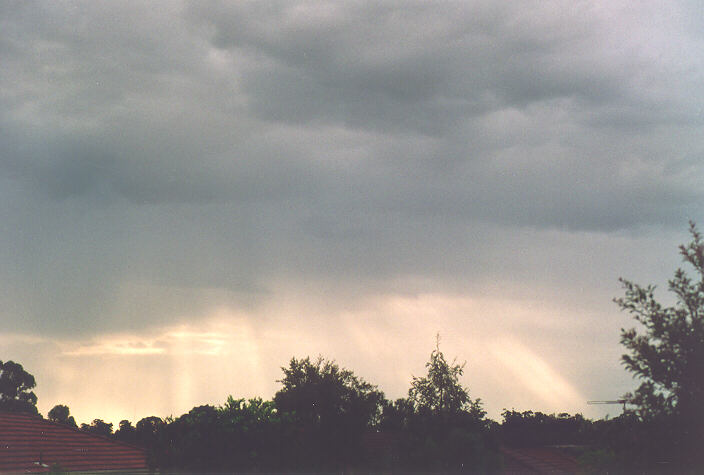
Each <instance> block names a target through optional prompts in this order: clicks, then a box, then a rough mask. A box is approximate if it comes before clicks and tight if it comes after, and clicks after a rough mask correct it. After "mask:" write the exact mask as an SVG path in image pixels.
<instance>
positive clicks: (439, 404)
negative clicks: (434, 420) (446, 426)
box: [408, 335, 484, 418]
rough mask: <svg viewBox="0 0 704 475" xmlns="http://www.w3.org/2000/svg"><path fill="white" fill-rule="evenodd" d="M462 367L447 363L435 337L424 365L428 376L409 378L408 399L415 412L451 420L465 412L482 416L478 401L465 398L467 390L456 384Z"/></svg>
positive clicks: (482, 412) (454, 363)
mask: <svg viewBox="0 0 704 475" xmlns="http://www.w3.org/2000/svg"><path fill="white" fill-rule="evenodd" d="M465 364H466V363H462V364H459V363H457V360H453V361H452V363H448V362H447V360H446V359H445V355H444V354H443V353H442V351H440V335H437V336H436V341H435V349H434V350H433V351H432V353H430V359H429V360H428V362H427V363H426V364H425V367H426V368H428V374H427V375H425V376H423V377H415V376H414V377H413V381H412V382H411V389H410V390H409V391H408V397H409V399H410V400H411V401H413V402H414V404H415V405H416V407H417V408H419V409H421V410H426V411H429V412H432V413H435V414H437V415H445V416H451V415H454V414H457V413H459V412H460V411H468V412H470V413H472V414H474V415H476V416H478V417H479V418H481V417H483V416H484V411H483V410H482V409H481V401H480V400H479V399H477V400H476V401H473V400H472V399H471V398H470V397H469V389H467V388H466V387H464V386H463V385H462V383H461V382H460V377H461V376H462V375H463V374H464V367H465Z"/></svg>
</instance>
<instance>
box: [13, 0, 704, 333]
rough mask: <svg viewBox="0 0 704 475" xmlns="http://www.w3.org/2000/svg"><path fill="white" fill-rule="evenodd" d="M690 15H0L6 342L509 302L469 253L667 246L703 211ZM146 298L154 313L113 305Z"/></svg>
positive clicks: (579, 7) (350, 9)
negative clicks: (256, 310) (211, 317)
mask: <svg viewBox="0 0 704 475" xmlns="http://www.w3.org/2000/svg"><path fill="white" fill-rule="evenodd" d="M692 8H693V7H692V6H689V5H686V4H674V5H668V6H661V5H645V6H643V8H642V9H639V10H636V9H632V8H630V7H628V5H627V4H624V5H619V4H618V2H613V3H610V4H608V5H606V6H596V5H594V4H593V3H592V2H572V3H570V4H569V5H567V4H564V3H562V2H557V3H550V2H537V3H535V4H526V3H524V2H520V3H515V4H514V3H510V2H506V3H504V4H502V3H499V2H458V3H442V4H438V3H432V2H431V3H428V2H417V3H412V2H403V3H399V4H393V3H387V2H384V3H362V2H354V3H345V4H334V3H333V4H327V5H322V4H319V3H318V2H314V3H305V2H301V3H286V2H282V3H273V4H271V3H268V4H266V5H263V4H261V3H260V2H251V3H236V4H234V5H232V4H230V3H229V2H225V3H209V4H207V6H206V5H203V4H200V3H191V4H185V5H181V4H178V3H175V2H166V3H164V4H157V3H147V4H137V3H107V2H106V3H95V2H88V3H85V4H80V3H52V4H46V3H38V4H29V3H26V2H20V3H17V4H14V5H10V4H6V7H5V11H4V12H3V14H2V20H0V22H1V24H0V31H2V33H0V57H1V58H2V64H3V67H2V68H1V70H0V150H2V151H1V152H0V173H2V176H3V181H2V182H1V183H2V195H3V197H4V199H3V202H2V205H0V209H1V212H2V217H3V219H4V222H5V223H9V224H8V228H7V229H6V232H5V233H3V235H2V238H1V239H2V241H1V242H2V246H3V248H4V253H3V254H2V255H1V257H0V259H2V262H1V264H2V271H0V273H1V275H0V278H1V279H2V283H3V289H4V291H3V295H2V299H3V302H4V303H5V304H6V305H5V308H6V310H5V314H4V316H3V317H2V318H3V319H10V318H17V317H18V316H21V317H22V318H23V321H24V322H25V323H23V325H27V327H28V328H36V329H41V328H43V327H46V328H53V329H62V328H69V327H73V326H74V325H75V324H76V323H77V322H80V324H81V325H82V327H83V328H90V327H91V326H93V325H94V326H95V327H96V328H102V327H104V326H106V325H110V324H114V325H117V326H119V325H122V324H123V323H124V322H127V323H124V324H125V325H140V324H144V321H150V322H156V321H157V320H155V319H158V318H160V317H159V315H165V314H173V313H174V312H177V311H178V308H183V307H180V306H185V307H186V308H189V305H191V306H193V307H194V308H197V307H198V305H199V303H198V302H199V299H198V298H193V295H192V291H193V290H192V289H208V292H210V293H208V294H207V295H208V296H209V298H212V299H216V300H217V299H221V300H223V301H227V302H235V304H237V305H254V304H255V303H253V302H256V301H257V299H260V298H265V297H263V296H266V295H267V291H268V290H269V288H270V285H269V284H270V283H271V282H272V281H275V280H277V279H288V280H291V281H300V280H303V281H305V280H306V279H312V280H320V281H326V280H330V279H331V280H333V281H335V282H338V283H339V286H340V287H345V286H351V287H355V286H358V287H359V288H362V289H369V288H372V287H375V286H377V285H379V283H380V282H387V281H390V280H393V279H400V278H403V277H405V276H416V277H418V276H420V277H424V278H428V279H430V280H434V281H435V280H437V281H439V282H442V281H453V280H455V279H460V278H461V279H465V280H466V281H473V280H479V281H481V280H491V279H502V278H508V276H507V275H505V274H501V273H500V272H498V271H496V270H495V268H498V269H501V268H502V266H505V265H507V264H505V262H510V261H511V260H512V258H511V257H510V256H509V257H506V256H504V255H503V253H502V252H499V251H495V250H492V248H491V245H490V244H491V243H490V242H489V243H483V244H481V245H477V244H476V242H473V241H476V240H477V239H483V240H486V239H489V240H490V239H491V238H490V237H491V236H493V235H494V234H495V233H507V234H511V233H512V232H517V233H519V235H520V236H524V238H523V239H524V240H525V243H528V244H526V245H530V246H533V248H532V251H530V252H535V253H536V254H537V255H547V254H549V253H548V252H546V251H545V250H542V249H541V248H540V244H539V243H532V244H530V243H529V242H530V238H529V236H530V235H531V233H530V232H526V231H525V230H526V229H532V228H534V229H538V230H544V232H549V231H547V230H550V229H556V228H557V229H561V230H568V231H570V232H580V231H615V230H623V229H640V228H642V227H643V226H651V225H655V226H663V225H664V226H668V227H669V226H675V227H677V228H681V227H682V226H683V223H684V222H685V221H686V219H687V218H695V219H696V218H697V217H698V216H701V214H702V211H703V210H702V203H703V201H702V198H703V196H702V192H701V190H702V183H703V178H704V170H703V169H702V161H701V157H702V152H703V148H704V147H703V144H702V140H701V138H700V128H701V125H702V106H704V98H702V95H701V91H700V89H701V88H700V87H698V85H700V84H701V80H702V68H701V66H702V57H701V55H700V54H697V52H698V51H701V48H700V46H701V43H702V41H701V35H700V34H699V33H698V31H701V28H699V26H700V25H698V24H697V21H698V19H697V17H696V16H695V15H693V13H696V9H692ZM516 230H517V231H516ZM521 233H522V234H521ZM565 239H567V238H565ZM507 240H509V241H510V239H507ZM566 242H567V241H566ZM496 245H497V247H496V249H500V248H501V240H499V242H498V243H497V244H496ZM565 246H569V244H567V243H565ZM486 256H492V259H493V260H492V259H489V258H488V257H486ZM546 279H547V280H550V279H551V278H548V277H546ZM140 285H149V286H155V287H156V288H161V289H162V290H161V291H154V295H153V296H150V295H144V296H143V298H142V300H139V298H136V301H135V302H132V303H130V302H126V299H127V297H125V294H127V293H129V289H132V288H134V287H139V286H140ZM145 294H146V293H145ZM214 295H215V296H214ZM200 300H203V299H202V298H201V299H200ZM167 301H168V302H171V303H169V304H167V303H165V302H167ZM188 302H191V303H190V304H188ZM181 313H182V314H186V313H188V312H187V311H186V310H183V311H182V312H181ZM50 315H52V316H51V317H50ZM145 315H147V316H145ZM164 318H166V317H164ZM140 320H142V322H141V323H140ZM93 322H94V323H93ZM108 322H117V323H108ZM120 322H123V323H120Z"/></svg>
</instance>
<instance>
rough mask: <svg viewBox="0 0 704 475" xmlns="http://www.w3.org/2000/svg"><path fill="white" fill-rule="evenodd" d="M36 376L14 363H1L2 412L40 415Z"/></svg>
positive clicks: (0, 407) (0, 405) (0, 395)
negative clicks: (33, 390) (36, 392)
mask: <svg viewBox="0 0 704 475" xmlns="http://www.w3.org/2000/svg"><path fill="white" fill-rule="evenodd" d="M36 385H37V383H36V381H35V380H34V376H32V375H31V374H29V373H28V372H27V371H25V370H24V368H23V367H22V365H21V364H19V363H15V362H14V361H6V362H5V363H3V362H2V361H0V410H6V411H15V412H30V413H32V414H38V411H37V396H36V394H34V392H32V389H34V387H35V386H36Z"/></svg>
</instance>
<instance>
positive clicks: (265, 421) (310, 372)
mask: <svg viewBox="0 0 704 475" xmlns="http://www.w3.org/2000/svg"><path fill="white" fill-rule="evenodd" d="M690 232H691V234H692V242H691V243H689V244H687V245H683V246H680V253H681V255H682V257H683V259H684V261H685V262H686V263H688V264H690V265H691V266H692V267H694V269H695V271H696V273H697V277H696V278H694V279H692V278H690V277H689V276H688V275H687V274H686V273H685V272H684V271H683V270H681V269H679V270H677V272H676V273H675V276H674V278H673V279H672V280H670V281H669V283H668V284H669V285H668V289H669V290H670V291H672V292H673V293H674V294H675V297H676V298H675V304H674V305H671V306H664V305H662V304H660V303H659V302H658V301H657V300H656V299H655V297H654V291H655V287H654V286H647V287H641V286H639V285H637V284H634V283H632V282H630V281H627V280H621V282H622V284H623V287H624V293H625V295H624V297H622V298H618V299H615V302H616V303H617V304H618V305H619V306H620V307H621V309H623V310H625V311H627V312H629V313H631V314H632V315H633V316H634V318H635V320H636V321H637V322H638V323H639V324H640V325H641V328H640V331H639V330H636V329H625V330H623V329H622V330H621V343H622V344H623V345H624V346H625V347H626V349H627V350H628V353H627V354H625V355H623V357H622V361H623V363H624V365H625V366H626V368H627V369H628V370H629V371H630V372H632V373H633V374H634V376H635V377H637V378H639V379H640V380H641V385H640V387H639V388H638V389H637V390H636V391H635V392H634V393H633V394H627V395H625V400H626V401H627V403H628V404H629V405H630V408H629V409H628V410H625V411H624V414H622V415H621V416H619V417H615V418H613V419H609V418H605V419H602V420H596V421H593V420H589V419H585V418H584V417H583V416H582V415H580V414H576V415H570V414H567V413H562V414H558V415H555V414H543V413H541V412H532V411H524V412H518V411H515V410H504V412H503V413H502V421H501V423H497V422H495V421H492V420H491V419H488V418H487V417H486V413H485V412H484V410H483V408H482V403H481V401H480V400H479V399H472V398H470V396H469V391H468V389H467V388H466V387H464V386H463V385H462V384H461V383H460V377H461V376H462V374H463V371H464V365H460V364H457V363H456V361H452V362H448V361H447V360H446V359H445V356H444V355H443V353H442V352H441V351H440V348H439V337H438V344H437V345H436V347H435V349H434V350H433V352H432V353H431V355H430V359H429V361H428V363H427V364H426V367H427V374H426V375H425V376H423V377H414V378H413V379H412V381H411V384H410V388H409V391H408V396H407V397H406V398H401V399H397V400H396V401H389V400H387V399H386V398H385V396H384V394H383V393H382V392H381V391H379V389H378V388H377V387H376V386H374V385H372V384H370V383H368V382H366V381H365V380H363V379H362V378H359V377H358V376H356V375H355V374H354V373H353V372H352V371H350V370H347V369H345V368H341V367H340V366H339V365H338V364H336V363H335V362H334V361H331V360H326V359H324V358H322V357H319V358H317V359H314V360H311V359H310V358H304V359H296V358H292V359H291V361H290V362H289V364H288V366H287V367H283V368H282V371H283V377H282V379H281V380H280V381H279V382H280V383H281V388H280V389H279V391H277V393H276V394H275V395H274V397H273V399H272V400H269V401H265V400H262V399H261V398H253V399H248V400H245V399H235V398H233V397H232V396H230V397H229V398H228V399H227V401H226V402H225V403H224V404H223V405H222V406H212V405H205V406H198V407H194V408H193V409H191V410H190V411H189V412H188V413H186V414H183V415H181V416H179V417H177V418H173V417H168V418H166V419H161V418H159V417H155V416H152V417H146V418H144V419H142V420H140V421H139V422H137V424H136V425H135V426H133V425H132V423H131V422H130V421H127V420H123V421H121V422H120V424H119V427H118V429H117V430H116V431H115V432H113V426H112V424H110V423H106V422H105V421H103V420H101V419H95V420H93V422H92V423H91V424H81V427H80V430H84V431H87V432H91V433H94V434H97V435H101V436H106V437H114V438H115V439H117V440H119V441H123V442H126V443H130V444H135V445H138V446H141V447H144V448H145V449H146V450H147V452H148V455H149V461H150V464H151V466H152V467H154V468H155V469H161V470H165V471H168V470H174V471H180V470H187V471H194V472H196V471H198V472H202V471H279V470H302V471H332V470H336V471H338V470H344V469H370V470H388V469H398V470H407V471H443V472H454V471H464V470H467V471H482V472H492V471H496V470H499V469H500V468H501V466H502V455H501V454H502V451H501V448H502V447H507V448H529V447H545V446H559V447H561V448H562V449H563V450H565V451H569V452H572V454H573V455H574V456H575V457H577V458H578V459H579V460H580V461H581V463H582V464H583V466H584V467H585V469H587V470H596V471H604V472H633V471H635V472H639V473H644V472H650V471H653V472H691V473H697V471H698V470H701V469H702V468H704V456H703V454H704V404H703V403H704V241H703V239H702V236H701V235H700V233H699V232H698V231H697V229H696V227H695V226H694V224H693V223H690ZM34 386H35V380H34V377H33V376H32V375H31V374H29V373H27V372H26V371H25V370H24V369H23V368H22V366H21V365H20V364H18V363H15V362H12V361H6V362H5V363H3V362H2V361H0V410H10V411H25V412H31V413H34V414H36V413H37V409H36V402H37V397H36V395H35V394H34V393H33V392H32V391H31V390H32V389H33V388H34ZM48 416H49V419H51V420H53V421H55V422H58V423H63V424H67V425H71V426H73V427H76V422H75V420H74V418H73V417H71V416H70V413H69V409H68V407H66V406H63V405H57V406H55V407H54V408H53V409H52V410H51V411H49V414H48Z"/></svg>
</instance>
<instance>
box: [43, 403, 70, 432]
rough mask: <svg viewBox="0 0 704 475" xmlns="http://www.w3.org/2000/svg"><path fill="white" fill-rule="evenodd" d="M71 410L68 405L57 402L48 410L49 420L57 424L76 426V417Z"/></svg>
mask: <svg viewBox="0 0 704 475" xmlns="http://www.w3.org/2000/svg"><path fill="white" fill-rule="evenodd" d="M70 414H71V411H70V410H69V408H68V406H64V405H63V404H57V405H56V406H54V407H53V408H52V409H51V410H50V411H49V414H48V416H49V420H50V421H53V422H58V423H59V424H66V425H69V426H72V427H76V419H74V418H73V416H72V415H70Z"/></svg>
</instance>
